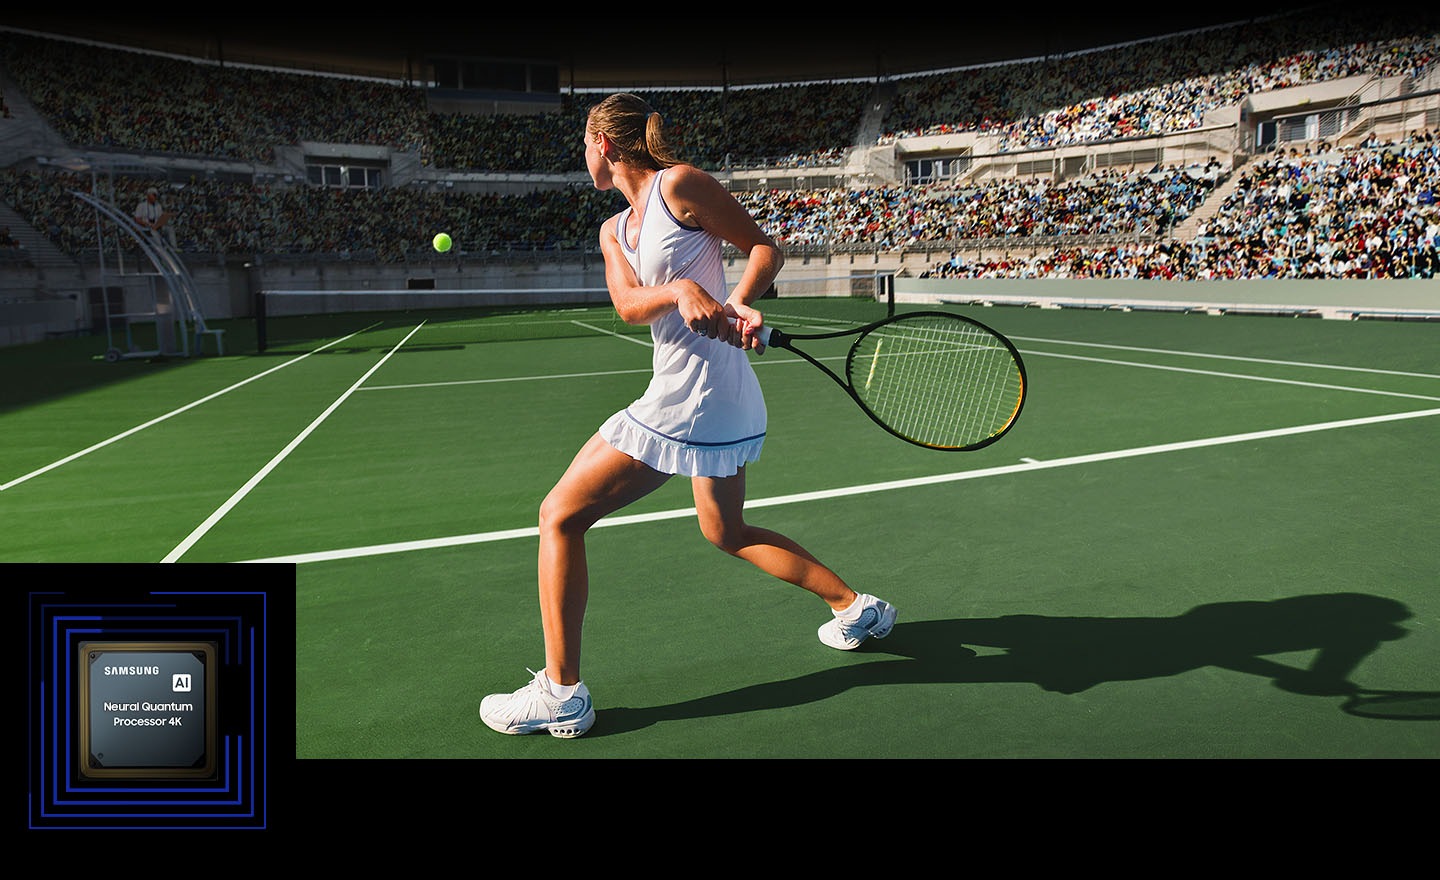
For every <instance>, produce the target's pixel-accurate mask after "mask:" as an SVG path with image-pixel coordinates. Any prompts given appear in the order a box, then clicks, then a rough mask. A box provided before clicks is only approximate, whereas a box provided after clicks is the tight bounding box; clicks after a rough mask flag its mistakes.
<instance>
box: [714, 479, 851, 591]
mask: <svg viewBox="0 0 1440 880" xmlns="http://www.w3.org/2000/svg"><path fill="white" fill-rule="evenodd" d="M692 482H693V484H694V486H693V488H694V493H695V510H696V512H697V514H698V515H699V519H700V531H701V532H703V533H704V535H705V537H706V539H707V540H709V541H710V543H712V544H714V545H715V546H716V547H719V548H720V549H721V550H724V551H725V552H726V553H729V554H730V555H732V556H736V557H739V558H740V559H743V560H745V561H746V562H749V563H751V564H752V565H754V566H756V567H757V568H759V569H761V570H762V571H764V572H766V573H767V574H770V575H773V576H774V577H777V578H779V579H781V580H783V581H787V582H789V583H792V584H794V585H796V586H797V587H803V588H804V589H806V590H809V591H810V592H812V593H814V594H815V595H816V596H819V597H820V598H821V599H823V600H825V603H826V604H827V605H829V606H830V607H831V609H833V610H836V611H839V610H841V609H844V608H847V607H849V605H850V603H851V602H854V601H855V596H856V593H855V591H854V590H852V589H851V588H850V586H849V585H848V584H846V583H845V581H843V580H841V578H840V576H839V575H837V574H836V573H835V572H833V571H831V570H830V569H829V568H828V567H827V566H825V565H824V564H823V563H821V562H820V561H819V560H818V559H816V558H815V557H814V556H812V555H810V553H809V551H807V550H806V549H805V548H804V547H801V546H800V545H799V544H797V543H795V542H794V541H792V540H791V539H789V538H787V537H785V536H784V535H782V534H780V533H778V532H773V531H771V530H770V529H762V528H760V527H759V526H752V525H749V524H748V523H746V522H745V512H744V505H745V469H744V468H743V467H742V468H740V471H739V473H737V474H736V475H735V476H733V477H695V478H694V479H693V481H692Z"/></svg>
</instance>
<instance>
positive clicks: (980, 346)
mask: <svg viewBox="0 0 1440 880" xmlns="http://www.w3.org/2000/svg"><path fill="white" fill-rule="evenodd" d="M849 370H850V373H851V376H850V379H851V384H852V386H853V387H854V389H855V392H856V395H857V396H858V397H859V398H860V399H861V401H862V402H863V403H864V404H865V406H866V407H867V408H868V409H869V410H870V411H871V412H872V413H873V414H874V415H875V417H876V418H877V419H879V420H880V421H882V422H884V423H885V424H886V425H887V426H889V427H890V428H891V430H893V431H895V432H896V433H898V434H900V435H901V436H903V437H906V438H907V439H910V440H912V441H914V442H918V443H921V444H924V445H927V446H934V447H938V448H961V447H965V446H971V445H974V444H976V443H979V442H982V441H984V440H986V439H988V438H990V437H993V436H995V435H997V434H999V433H1000V432H1002V431H1003V430H1005V428H1007V427H1008V426H1009V424H1010V422H1011V421H1012V420H1013V418H1014V416H1015V415H1016V414H1017V412H1018V410H1019V406H1020V401H1021V398H1022V395H1023V390H1024V385H1023V373H1022V372H1021V370H1020V367H1019V365H1018V364H1017V363H1016V360H1015V357H1014V355H1013V354H1012V352H1011V350H1010V349H1009V347H1008V346H1006V345H1005V344H1004V343H1003V342H1002V341H1001V340H999V339H997V338H996V337H995V336H994V334H993V333H991V332H990V331H988V330H987V329H985V328H984V327H981V326H978V325H976V324H972V323H971V322H969V321H966V320H964V319H962V318H959V317H958V316H945V315H942V316H934V315H927V316H915V317H914V318H903V319H901V320H899V321H895V322H893V323H891V324H888V325H886V326H884V327H882V328H880V329H879V330H876V331H874V332H872V333H870V334H867V335H866V336H865V337H862V338H861V339H860V340H859V341H858V342H857V343H856V345H855V348H854V350H852V352H851V357H850V362H849Z"/></svg>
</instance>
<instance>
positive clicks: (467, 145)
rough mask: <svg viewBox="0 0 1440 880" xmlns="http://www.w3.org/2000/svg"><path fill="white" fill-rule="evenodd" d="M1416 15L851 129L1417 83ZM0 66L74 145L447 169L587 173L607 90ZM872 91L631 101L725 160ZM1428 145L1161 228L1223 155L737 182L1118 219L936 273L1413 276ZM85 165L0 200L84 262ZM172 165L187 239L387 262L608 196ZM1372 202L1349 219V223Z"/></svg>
mask: <svg viewBox="0 0 1440 880" xmlns="http://www.w3.org/2000/svg"><path fill="white" fill-rule="evenodd" d="M1432 18H1433V16H1432V17H1430V18H1427V17H1417V18H1414V19H1413V20H1407V19H1404V18H1400V19H1395V18H1393V17H1373V16H1369V15H1368V14H1366V12H1365V11H1364V10H1357V11H1356V12H1355V13H1354V14H1353V15H1343V16H1308V17H1307V16H1300V17H1292V18H1285V19H1280V20H1276V21H1273V22H1266V21H1256V22H1250V23H1247V24H1245V25H1242V26H1237V27H1227V28H1216V29H1207V30H1203V31H1197V32H1194V33H1189V34H1182V35H1177V36H1173V37H1169V38H1166V39H1162V40H1156V41H1150V42H1142V43H1137V44H1134V45H1130V46H1126V47H1123V48H1114V49H1108V50H1097V51H1093V52H1085V53H1077V54H1074V55H1068V56H1064V57H1055V58H1047V59H1041V60H1027V61H1017V62H1014V63H1010V64H1001V65H994V66H988V67H980V68H971V69H967V70H961V71H950V72H941V73H935V74H930V75H925V76H917V77H909V78H900V79H897V80H896V81H895V82H894V85H895V89H896V94H895V97H894V99H893V101H892V102H891V103H890V104H889V106H888V109H887V110H886V115H885V117H884V120H883V123H879V122H877V120H875V119H870V120H869V121H868V122H867V123H866V124H867V125H869V126H870V127H871V128H872V129H874V128H875V126H876V125H877V124H878V125H880V128H879V129H878V130H881V131H884V132H886V133H885V134H883V135H881V136H880V137H879V141H880V142H882V143H883V142H886V141H887V140H891V139H894V138H896V137H899V136H901V134H905V135H921V134H936V133H945V132H960V131H975V132H984V133H987V134H991V135H995V136H996V137H997V138H999V140H1000V143H1001V144H1002V146H1003V148H1005V149H1019V148H1030V147H1037V146H1055V145H1057V144H1063V143H1073V142H1077V141H1085V140H1095V139H1110V138H1117V137H1126V136H1135V135H1140V134H1153V133H1157V132H1161V131H1173V130H1177V129H1187V128H1192V127H1194V126H1196V125H1199V124H1200V122H1201V121H1202V120H1203V118H1204V116H1205V114H1206V113H1207V112H1209V111H1210V110H1212V109H1214V108H1216V107H1220V106H1227V105H1233V104H1234V103H1235V102H1236V101H1238V100H1240V99H1241V98H1242V97H1244V96H1245V95H1246V94H1250V93H1253V92H1257V91H1263V90H1266V89H1271V88H1277V87H1281V86H1292V85H1303V84H1306V83H1311V82H1318V81H1322V80H1328V79H1332V78H1335V77H1342V76H1350V75H1356V74H1367V75H1387V76H1389V75H1406V76H1412V77H1413V76H1417V75H1419V74H1421V73H1422V72H1424V71H1427V70H1430V69H1432V68H1433V66H1434V64H1435V62H1436V60H1437V59H1440V28H1437V27H1435V26H1434V24H1433V22H1432V21H1431V19H1432ZM1396 20H1399V21H1400V22H1401V24H1400V25H1396V24H1395V21H1396ZM0 64H3V65H4V71H5V73H6V74H7V75H8V77H9V78H10V80H11V81H12V83H13V84H14V86H15V87H18V88H19V89H21V90H22V91H23V92H24V93H25V94H26V96H27V98H29V99H30V100H31V101H32V102H33V103H34V105H35V107H36V108H37V110H38V112H39V114H40V115H41V116H43V117H44V118H45V119H46V120H47V121H48V122H49V123H50V124H51V125H52V126H53V127H54V128H55V129H56V130H57V131H58V132H59V133H60V134H61V136H62V137H64V138H65V139H66V140H68V141H69V142H71V143H73V144H75V145H76V146H77V147H79V148H82V149H83V148H107V149H113V150H116V151H135V152H142V153H148V154H150V155H152V156H158V157H162V158H163V157H164V156H177V157H178V156H189V157H204V158H212V159H228V160H234V161H239V162H252V163H269V162H271V161H273V158H274V150H275V148H276V147H277V145H286V144H298V143H300V142H304V141H318V142H325V143H351V144H369V145H380V146H388V147H391V148H394V149H396V150H401V151H407V152H411V153H414V154H416V155H417V156H419V157H420V160H421V161H422V163H424V164H425V165H429V166H432V167H434V168H437V169H446V170H454V171H464V170H470V171H474V170H483V171H496V172H513V173H517V174H524V173H569V174H575V175H577V176H580V177H581V178H583V174H581V172H582V171H583V167H584V166H583V158H582V146H583V145H582V138H581V134H582V132H583V128H584V118H585V113H586V111H587V110H588V107H589V104H590V102H591V101H592V100H594V99H595V98H596V97H598V96H594V95H586V94H583V93H581V94H576V93H570V94H564V95H562V96H561V101H560V106H559V108H558V109H557V110H556V111H553V112H546V113H535V114H522V115H512V114H499V115H485V116H475V115H458V114H447V113H435V112H432V111H430V110H429V109H428V106H427V103H426V98H425V94H424V92H423V90H421V89H418V88H414V87H410V86H404V85H398V84H394V83H387V82H381V81H372V80H357V79H342V78H334V77H325V76H316V75H309V74H299V73H284V72H277V71H273V70H259V69H254V68H247V67H235V66H233V65H231V66H221V65H214V64H208V63H199V62H192V61H186V60H182V59H178V58H173V57H162V56H156V55H150V54H145V53H140V52H133V51H127V50H121V49H111V48H102V47H95V46H85V45H81V44H77V43H72V42H68V41H63V40H58V39H49V38H45V37H39V36H35V35H31V34H26V33H21V32H17V31H0ZM874 90H875V85H874V84H873V83H868V82H821V83H807V84H803V85H798V84H797V85H775V86H766V87H747V88H731V89H723V90H722V89H708V90H706V89H678V90H656V91H645V92H641V94H642V95H643V96H644V97H646V98H647V100H649V101H650V102H651V103H652V105H653V106H655V108H656V109H657V110H658V111H659V112H660V113H661V114H662V116H665V117H667V119H671V120H675V124H674V126H673V127H672V129H671V135H672V137H673V138H674V140H675V141H676V142H677V146H678V148H679V152H680V154H681V155H682V156H684V157H686V158H687V159H689V160H690V161H693V162H695V163H696V164H698V165H700V166H701V167H707V168H711V169H718V168H721V167H726V166H731V167H733V166H736V165H745V164H750V163H753V162H756V161H758V160H759V158H760V157H765V159H766V160H767V161H768V162H770V163H772V164H791V165H826V164H833V163H837V162H839V161H841V159H842V158H843V156H844V154H845V151H846V149H847V148H848V147H849V146H851V145H852V143H853V142H854V140H855V139H856V137H857V132H859V131H860V130H861V128H862V124H861V123H862V118H863V117H864V116H865V113H866V111H867V110H872V109H878V108H879V105H876V104H875V103H874V97H873V93H874ZM1434 150H1435V147H1434V138H1433V135H1432V134H1431V133H1430V132H1428V131H1427V132H1420V133H1416V134H1414V135H1412V136H1410V137H1408V138H1406V139H1405V141H1404V142H1403V143H1400V144H1381V143H1371V144H1367V145H1363V146H1362V147H1361V148H1359V149H1357V150H1355V151H1354V152H1348V151H1340V150H1331V149H1325V150H1323V151H1320V152H1323V155H1309V154H1310V153H1311V152H1312V151H1310V150H1309V149H1307V150H1306V154H1307V155H1305V156H1297V155H1296V154H1295V153H1293V152H1292V153H1291V154H1289V155H1285V154H1280V155H1276V156H1273V157H1268V158H1261V159H1259V160H1257V161H1255V162H1252V163H1251V165H1250V166H1249V167H1247V168H1246V169H1244V172H1243V176H1242V179H1241V181H1240V184H1239V185H1238V186H1237V188H1236V190H1235V192H1234V193H1233V194H1231V195H1230V197H1229V199H1227V201H1226V203H1225V204H1224V205H1222V206H1219V210H1218V212H1217V213H1215V215H1214V216H1212V217H1210V218H1209V219H1208V220H1207V221H1206V223H1205V224H1204V226H1203V227H1201V228H1199V229H1196V230H1194V231H1193V233H1192V234H1191V237H1190V240H1187V241H1184V242H1179V243H1177V242H1173V241H1167V240H1165V239H1166V238H1167V237H1168V236H1170V235H1171V234H1173V232H1174V230H1175V229H1176V227H1177V226H1179V225H1180V224H1182V223H1183V222H1184V221H1185V220H1186V219H1187V218H1188V217H1189V216H1190V215H1191V214H1192V213H1194V212H1195V211H1196V210H1197V209H1198V208H1199V206H1200V205H1201V204H1203V203H1204V202H1205V200H1206V199H1207V198H1208V197H1209V196H1210V194H1211V193H1212V192H1214V191H1215V188H1216V186H1217V185H1218V184H1219V183H1220V182H1221V181H1222V180H1223V179H1224V177H1225V174H1226V169H1223V168H1221V167H1219V165H1218V163H1215V162H1213V161H1211V162H1208V163H1206V164H1205V165H1203V166H1201V165H1195V166H1190V167H1185V168H1180V167H1175V166H1171V167H1165V168H1161V167H1155V168H1150V169H1148V170H1146V169H1125V170H1122V169H1119V168H1110V169H1105V170H1101V171H1098V172H1095V173H1092V174H1089V175H1087V176H1084V177H1075V178H1071V179H1065V180H1060V181H1050V180H1047V179H1043V178H1025V177H1016V178H1012V179H1000V180H986V181H984V182H979V183H970V184H965V185H963V186H955V185H951V184H949V183H941V184H931V185H923V186H882V187H872V188H868V189H859V190H852V189H807V190H769V191H757V192H747V193H741V194H739V197H740V198H741V201H742V203H743V204H745V205H746V207H747V208H748V209H750V210H751V211H752V212H753V213H754V214H755V216H756V217H757V218H758V219H759V220H760V222H761V224H762V226H764V227H765V228H766V229H767V230H768V231H770V232H771V233H772V234H774V235H775V236H776V238H777V239H779V240H780V241H781V242H782V243H784V244H786V245H787V246H792V247H793V246H800V245H828V246H832V247H842V248H843V247H857V246H858V247H865V248H871V249H875V250H899V249H907V248H915V247H931V246H937V247H943V246H945V245H947V244H953V243H956V242H963V241H967V240H976V239H985V240H991V241H993V240H995V239H1011V238H1013V239H1015V240H1016V241H1017V242H1019V241H1021V240H1027V241H1034V240H1038V239H1048V238H1050V237H1057V236H1069V237H1078V236H1095V235H1109V236H1127V237H1131V238H1133V241H1132V243H1130V244H1129V245H1127V246H1124V247H1118V246H1117V247H1115V248H1113V249H1112V250H1110V251H1105V250H1103V249H1095V248H1093V247H1087V248H1085V249H1083V250H1081V249H1075V248H1073V247H1072V248H1068V249H1066V248H1055V249H1053V252H1052V253H1050V255H1049V256H1036V257H1026V258H1024V259H1023V260H1021V259H1007V260H1002V261H998V262H996V263H995V264H993V265H987V264H986V261H980V260H978V259H977V260H975V261H972V262H968V263H967V262H966V261H965V260H964V259H963V258H962V256H961V252H962V251H963V248H957V249H956V250H957V256H956V258H955V259H954V260H951V261H946V262H944V263H941V264H938V265H936V266H935V267H932V268H931V270H930V272H931V273H932V274H934V275H937V276H938V275H947V274H949V275H967V276H968V277H978V276H980V275H985V274H1004V275H1007V276H1013V275H1027V276H1028V275H1029V274H1033V273H1035V272H1046V273H1050V274H1067V275H1070V276H1072V277H1095V276H1098V275H1105V276H1106V277H1113V276H1116V275H1127V276H1135V277H1190V276H1194V277H1258V276H1273V275H1282V274H1283V275H1285V276H1286V277H1321V276H1324V277H1335V276H1336V275H1345V276H1346V277H1350V274H1351V273H1354V272H1357V271H1365V272H1369V273H1372V274H1374V273H1378V272H1380V271H1382V270H1381V269H1379V268H1377V266H1376V264H1377V263H1378V262H1381V261H1380V260H1379V259H1378V258H1379V257H1382V256H1383V257H1384V262H1385V263H1386V266H1387V267H1388V268H1387V269H1386V270H1384V271H1387V272H1388V273H1389V274H1390V275H1392V276H1393V275H1397V274H1402V273H1401V272H1400V270H1399V269H1398V268H1395V265H1394V264H1395V260H1396V252H1397V251H1398V252H1400V254H1401V260H1402V262H1404V263H1405V265H1408V266H1410V267H1412V268H1411V270H1410V273H1411V274H1412V275H1416V274H1423V272H1424V271H1427V270H1425V269H1424V267H1425V266H1427V265H1428V263H1427V260H1428V258H1427V257H1425V256H1424V253H1425V249H1426V248H1427V247H1429V248H1431V249H1432V250H1433V243H1434V242H1433V240H1434V236H1433V232H1431V231H1430V230H1432V229H1433V225H1434V216H1435V209H1434V204H1433V190H1434V182H1435V178H1436V171H1435V161H1434ZM1397 157H1403V158H1397ZM1396 163H1399V165H1398V166H1397V164H1396ZM1396 167H1400V168H1401V169H1402V172H1401V173H1396V172H1395V168H1396ZM1277 169H1278V170H1277ZM1282 170H1283V174H1282ZM1381 180H1384V181H1386V182H1384V183H1381V182H1380V181H1381ZM93 183H94V182H93V180H92V179H91V178H89V176H88V175H79V174H73V173H70V172H59V171H53V170H46V171H42V170H17V169H10V170H7V171H5V172H4V173H3V174H0V198H3V200H4V201H5V202H6V203H7V204H9V205H10V206H11V207H12V208H14V209H15V210H16V211H17V212H18V213H19V214H20V215H21V216H22V217H25V218H26V219H28V220H29V222H30V224H31V225H32V226H34V227H35V228H37V229H39V230H41V231H42V232H44V233H45V234H46V235H47V236H48V237H49V238H50V239H51V240H52V241H53V242H55V243H56V244H57V246H59V247H60V248H61V249H62V250H65V251H68V252H70V253H73V254H77V255H78V254H81V253H84V252H86V251H89V250H93V249H94V248H95V247H96V246H97V241H96V230H95V224H94V222H93V220H94V218H93V214H92V212H91V211H90V210H89V209H88V208H87V207H86V206H85V205H84V204H83V203H82V202H81V201H79V200H78V199H76V198H75V197H74V195H73V192H74V191H76V190H87V189H89V188H90V187H91V186H92V185H93ZM154 184H155V181H154V180H153V179H144V178H139V177H134V178H127V177H124V176H120V177H117V178H116V179H114V180H113V181H107V185H108V186H110V187H113V188H114V190H115V191H114V192H109V193H102V196H105V197H107V198H111V199H112V200H113V201H114V202H115V203H116V204H120V205H126V206H129V205H133V204H135V203H136V201H137V200H139V199H140V198H141V197H142V196H143V193H144V191H145V189H147V188H149V187H150V186H152V185H154ZM167 184H168V185H167V186H165V188H164V190H163V194H164V200H165V203H166V206H167V208H168V209H169V210H171V211H172V212H173V213H174V216H175V220H174V221H173V223H172V224H171V225H170V226H169V227H168V229H170V230H171V231H173V233H174V235H175V243H176V245H177V246H178V247H179V248H180V249H181V250H183V251H189V252H198V253H260V252H263V253H299V254H334V255H340V256H353V257H357V258H371V259H376V260H380V261H386V262H397V261H403V260H407V259H410V258H412V257H413V256H414V255H415V254H417V253H424V251H423V248H424V247H425V246H426V245H425V243H426V242H428V241H429V238H430V236H431V235H433V233H434V231H435V230H436V229H439V228H445V229H447V230H448V231H450V232H451V234H452V235H454V236H455V239H456V241H457V249H456V255H457V256H458V255H464V254H465V253H467V252H468V253H484V252H487V251H503V250H515V249H521V250H532V249H539V250H550V249H572V248H584V249H590V248H593V246H594V243H595V237H596V230H597V229H598V228H599V225H600V223H601V222H603V220H604V219H605V218H606V217H607V216H609V215H610V214H611V213H613V212H614V211H616V210H618V209H619V208H620V207H623V205H622V204H621V203H620V201H619V200H618V198H617V197H616V196H615V194H613V193H598V192H596V191H594V190H593V188H591V187H589V186H588V183H587V184H583V185H577V186H573V187H567V188H564V189H558V190H543V189H537V190H536V191H534V192H531V193H528V194H523V195H495V194H491V195H482V194H477V193H471V192H464V191H462V190H459V189H432V188H421V187H383V188H379V189H365V188H354V189H344V190H341V189H334V188H326V187H313V186H304V185H299V186H289V185H284V186H282V185H278V184H275V183H270V182H263V181H261V180H248V179H247V180H243V181H237V180H234V179H233V178H232V179H216V178H214V177H210V176H192V177H190V178H189V179H185V180H177V179H174V178H173V177H172V178H171V179H170V180H168V181H167ZM1272 186H1273V187H1274V190H1273V191H1272V189H1271V187H1272ZM1277 218H1279V219H1278V220H1277ZM1357 218H1360V220H1357ZM1362 221H1363V225H1364V226H1366V229H1365V230H1364V234H1363V235H1362V234H1361V232H1360V231H1359V230H1357V229H1355V228H1354V227H1355V226H1356V224H1357V222H1362ZM1376 235H1379V236H1380V237H1381V238H1382V240H1383V243H1384V244H1385V245H1386V248H1385V249H1384V253H1383V254H1382V252H1381V250H1382V249H1381V248H1379V247H1376V246H1373V245H1371V244H1370V242H1371V240H1372V239H1373V238H1374V237H1375V236H1376ZM1356 241H1359V242H1361V243H1362V244H1360V245H1357V244H1355V242H1356ZM1029 250H1032V251H1033V248H1032V249H1029ZM1357 254H1362V255H1363V256H1357ZM1357 264H1359V265H1360V267H1361V268H1357Z"/></svg>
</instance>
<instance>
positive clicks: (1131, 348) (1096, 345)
mask: <svg viewBox="0 0 1440 880" xmlns="http://www.w3.org/2000/svg"><path fill="white" fill-rule="evenodd" d="M1022 339H1023V340H1025V341H1026V342H1049V343H1052V344H1054V345H1081V346H1085V347H1087V348H1110V349H1116V350H1119V351H1143V352H1145V353H1146V354H1173V355H1180V356H1182V357H1197V358H1214V359H1216V360H1225V361H1248V362H1249V363H1252V364H1279V365H1281V366H1286V367H1311V368H1314V369H1317V370H1346V371H1348V372H1353V373H1379V374H1381V375H1385V376H1412V377H1414V378H1417V379H1440V375H1436V374H1433V373H1406V372H1402V371H1400V370H1377V369H1373V368H1371V367H1345V366H1340V365H1338V364H1311V363H1306V362H1304V361H1279V360H1271V359H1269V358H1257V357H1242V356H1240V355H1234V354H1207V353H1205V352H1199V351H1175V350H1173V349H1167V348H1140V347H1138V346H1133V345H1109V344H1106V343H1103V342H1074V341H1072V340H1069V339H1042V338H1039V337H1036V336H1012V337H1011V340H1012V341H1014V340H1022Z"/></svg>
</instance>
